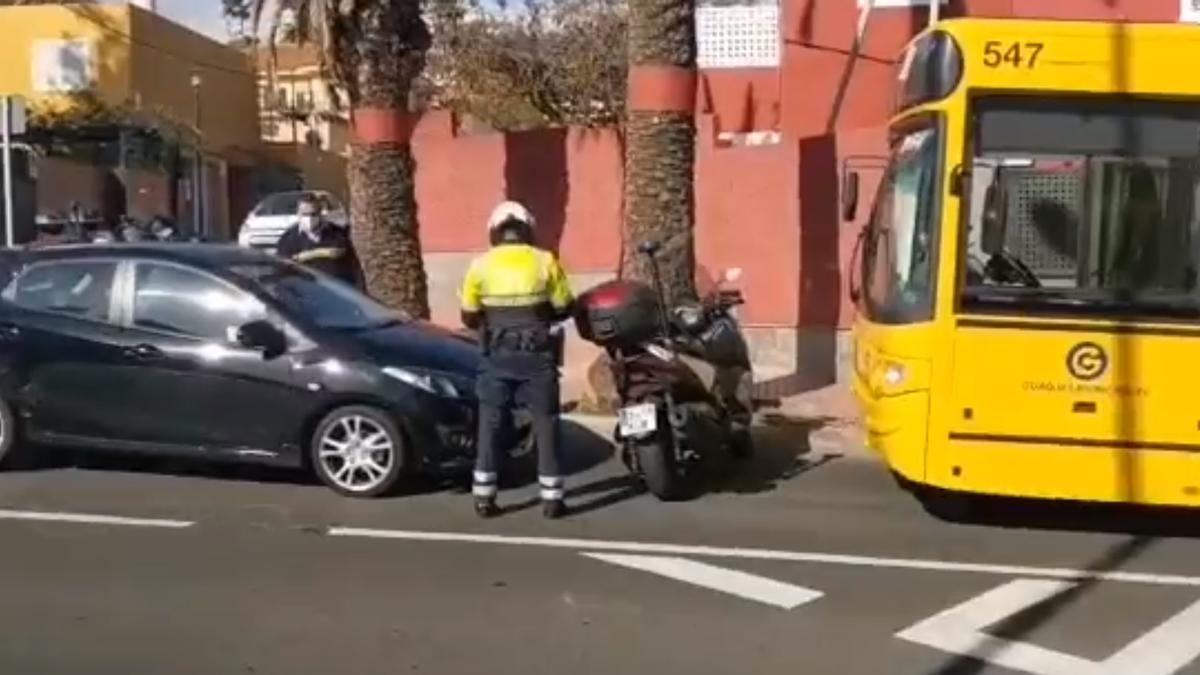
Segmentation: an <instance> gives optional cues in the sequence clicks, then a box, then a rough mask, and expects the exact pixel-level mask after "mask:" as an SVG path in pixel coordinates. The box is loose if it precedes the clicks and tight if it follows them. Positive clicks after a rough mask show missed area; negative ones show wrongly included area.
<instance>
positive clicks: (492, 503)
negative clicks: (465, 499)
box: [475, 497, 500, 518]
mask: <svg viewBox="0 0 1200 675" xmlns="http://www.w3.org/2000/svg"><path fill="white" fill-rule="evenodd" d="M475 515H477V516H479V517H480V518H495V517H496V516H498V515H500V507H498V506H496V500H495V499H488V498H485V497H477V498H476V499H475Z"/></svg>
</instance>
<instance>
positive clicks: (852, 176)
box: [842, 171, 859, 221]
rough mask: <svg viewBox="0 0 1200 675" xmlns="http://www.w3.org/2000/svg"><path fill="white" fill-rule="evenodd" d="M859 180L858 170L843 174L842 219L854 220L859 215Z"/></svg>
mask: <svg viewBox="0 0 1200 675" xmlns="http://www.w3.org/2000/svg"><path fill="white" fill-rule="evenodd" d="M858 180H859V178H858V172H857V171H848V172H846V174H845V175H844V176H842V220H846V221H850V220H854V217H855V216H857V215H858Z"/></svg>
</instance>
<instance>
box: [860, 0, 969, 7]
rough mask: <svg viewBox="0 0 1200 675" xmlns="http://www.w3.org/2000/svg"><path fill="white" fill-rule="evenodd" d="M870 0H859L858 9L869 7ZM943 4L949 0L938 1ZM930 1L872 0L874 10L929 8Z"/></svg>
mask: <svg viewBox="0 0 1200 675" xmlns="http://www.w3.org/2000/svg"><path fill="white" fill-rule="evenodd" d="M867 2H868V0H858V8H859V9H862V8H863V7H866V6H867ZM938 2H940V3H941V4H943V5H944V4H946V3H947V2H948V0H938ZM929 3H930V0H871V8H872V9H883V8H886V7H928V6H929Z"/></svg>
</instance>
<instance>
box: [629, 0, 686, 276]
mask: <svg viewBox="0 0 1200 675" xmlns="http://www.w3.org/2000/svg"><path fill="white" fill-rule="evenodd" d="M695 19H696V3H695V0H629V45H628V50H629V52H628V53H629V98H628V101H627V103H626V107H627V120H626V143H627V145H626V153H625V234H626V239H625V243H626V245H625V253H624V258H625V259H624V260H623V261H622V264H623V270H624V271H625V272H626V273H627V274H628V275H629V276H632V277H634V278H637V279H643V280H645V279H648V278H649V269H648V266H647V265H646V259H645V257H644V256H642V255H640V254H639V253H638V246H639V245H640V244H642V243H645V242H647V241H656V242H658V243H659V244H660V245H661V246H662V252H661V253H660V254H659V256H660V262H661V264H662V271H663V281H664V283H665V285H666V287H667V290H668V293H669V294H670V296H671V297H672V298H682V297H690V296H694V295H695V282H694V278H693V270H694V266H695V251H694V245H693V238H692V223H693V220H694V218H695V193H694V189H693V171H694V168H693V167H694V165H695V159H696V126H695V117H694V115H695V103H696V102H695V91H696V85H695V83H696V21H695Z"/></svg>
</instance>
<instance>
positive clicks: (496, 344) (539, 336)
mask: <svg viewBox="0 0 1200 675" xmlns="http://www.w3.org/2000/svg"><path fill="white" fill-rule="evenodd" d="M487 345H488V349H489V351H493V352H521V353H544V352H551V351H554V340H553V339H552V338H551V336H550V331H549V329H547V328H542V327H538V328H495V329H491V330H489V331H488V340H487Z"/></svg>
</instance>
